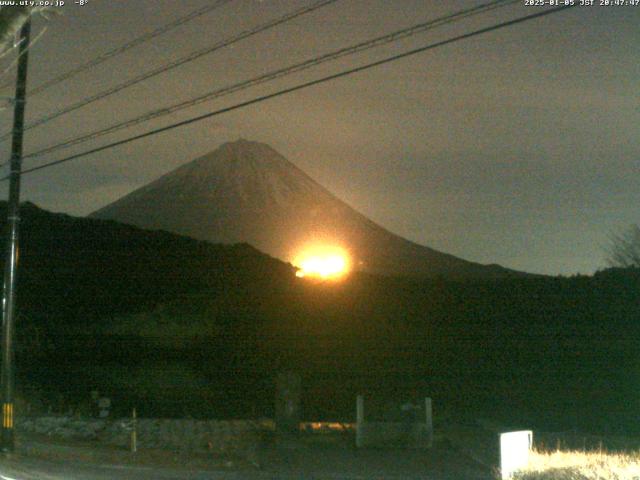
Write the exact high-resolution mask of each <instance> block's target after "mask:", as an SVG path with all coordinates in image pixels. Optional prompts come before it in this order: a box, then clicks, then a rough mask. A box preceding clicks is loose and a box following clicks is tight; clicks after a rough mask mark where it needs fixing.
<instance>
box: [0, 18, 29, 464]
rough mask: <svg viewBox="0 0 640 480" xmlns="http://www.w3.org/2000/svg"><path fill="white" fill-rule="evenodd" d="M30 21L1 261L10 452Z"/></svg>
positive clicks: (1, 447)
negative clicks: (4, 244) (4, 242)
mask: <svg viewBox="0 0 640 480" xmlns="http://www.w3.org/2000/svg"><path fill="white" fill-rule="evenodd" d="M30 34H31V20H27V21H26V23H25V24H24V25H23V26H22V28H21V30H20V53H19V55H20V56H19V63H18V75H17V80H16V97H15V105H14V113H13V139H12V144H11V162H10V165H11V173H10V177H9V201H8V202H7V238H6V252H5V263H4V291H3V295H2V367H1V368H2V369H1V371H0V389H1V390H2V391H1V394H2V429H0V451H2V452H5V453H7V452H12V451H13V449H14V446H15V442H14V431H13V425H14V421H13V419H14V415H13V390H14V382H15V376H14V371H13V358H14V352H13V326H14V320H15V300H16V293H15V286H16V273H17V269H18V230H19V228H18V227H19V225H20V173H21V169H22V138H23V130H24V110H25V103H26V93H27V61H28V58H29V37H30Z"/></svg>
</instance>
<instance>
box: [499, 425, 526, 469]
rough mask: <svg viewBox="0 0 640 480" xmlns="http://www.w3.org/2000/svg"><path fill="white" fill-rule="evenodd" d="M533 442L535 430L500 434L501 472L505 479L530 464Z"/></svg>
mask: <svg viewBox="0 0 640 480" xmlns="http://www.w3.org/2000/svg"><path fill="white" fill-rule="evenodd" d="M532 444H533V432H532V431H531V430H522V431H520V432H507V433H501V434H500V472H501V473H502V478H503V480H508V479H510V478H511V476H512V475H513V473H514V472H516V471H517V470H519V469H521V468H524V467H526V466H527V465H528V464H529V453H530V452H531V446H532Z"/></svg>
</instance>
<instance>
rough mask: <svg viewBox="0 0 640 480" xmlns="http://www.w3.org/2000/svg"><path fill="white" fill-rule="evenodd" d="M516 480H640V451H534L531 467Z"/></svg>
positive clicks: (515, 479) (517, 474)
mask: <svg viewBox="0 0 640 480" xmlns="http://www.w3.org/2000/svg"><path fill="white" fill-rule="evenodd" d="M513 478H514V480H640V451H635V452H631V453H613V452H606V451H595V452H583V451H555V452H545V451H540V450H534V451H533V452H531V456H530V458H529V466H528V467H527V468H526V469H523V470H520V471H519V472H517V473H515V474H514V476H513Z"/></svg>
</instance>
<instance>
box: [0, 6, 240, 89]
mask: <svg viewBox="0 0 640 480" xmlns="http://www.w3.org/2000/svg"><path fill="white" fill-rule="evenodd" d="M231 1H233V0H218V1H217V2H215V3H213V4H211V5H206V6H204V7H202V8H199V9H197V10H194V11H193V12H191V13H188V14H187V15H185V16H183V17H180V18H178V19H177V20H174V21H173V22H170V23H167V24H166V25H163V26H161V27H159V28H157V29H155V30H153V31H151V32H149V33H145V34H144V35H141V36H139V37H136V38H134V39H133V40H131V41H129V42H127V43H125V44H124V45H121V46H120V47H117V48H114V49H113V50H110V51H108V52H106V53H103V54H102V55H99V56H97V57H95V58H93V59H91V60H89V61H88V62H86V63H83V64H82V65H79V66H78V67H76V68H73V69H71V70H69V71H68V72H66V73H63V74H62V75H60V76H58V77H55V78H52V79H51V80H48V81H46V82H44V83H42V84H40V85H38V86H37V87H35V88H33V89H31V90H29V92H28V95H29V96H33V95H38V94H39V93H42V92H44V91H45V90H47V89H49V88H51V87H53V86H54V85H57V84H59V83H61V82H64V81H65V80H68V79H69V78H71V77H73V76H75V75H77V74H79V73H81V72H84V71H85V70H88V69H90V68H93V67H95V66H96V65H99V64H101V63H103V62H106V61H107V60H109V59H110V58H113V57H115V56H117V55H120V54H121V53H124V52H126V51H127V50H129V49H131V48H133V47H136V46H138V45H140V44H142V43H145V42H148V41H149V40H152V39H154V38H156V37H158V36H160V35H163V34H165V33H167V32H169V31H171V30H173V29H174V28H177V27H179V26H181V25H184V24H185V23H188V22H190V21H192V20H195V19H196V18H198V17H201V16H203V15H205V14H207V13H209V12H211V11H213V10H216V9H217V8H220V7H222V6H223V5H225V4H227V3H229V2H231ZM5 86H7V85H3V86H2V88H4V87H5Z"/></svg>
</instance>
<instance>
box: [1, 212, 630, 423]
mask: <svg viewBox="0 0 640 480" xmlns="http://www.w3.org/2000/svg"><path fill="white" fill-rule="evenodd" d="M0 216H1V217H0V218H4V217H5V213H4V211H3V209H0ZM22 228H23V229H22V249H21V257H20V262H21V263H20V276H19V290H18V298H19V317H18V321H17V327H16V328H17V335H18V341H17V346H18V350H17V366H18V389H19V391H20V392H21V397H22V398H23V401H24V402H27V403H30V404H31V408H41V409H48V408H52V409H53V410H62V411H67V410H68V409H75V410H83V409H87V408H88V407H87V405H89V404H90V392H91V390H93V389H98V390H99V391H100V392H101V393H102V394H104V395H107V396H110V397H111V398H112V399H113V402H114V410H115V413H116V414H126V413H127V412H128V411H129V409H130V408H131V407H133V406H136V407H137V408H138V411H139V412H140V414H141V415H143V416H169V417H176V416H192V417H211V418H224V417H227V418H229V417H249V416H263V415H268V416H270V415H272V414H273V411H272V410H273V389H274V387H273V383H274V382H273V379H274V376H275V374H276V373H277V372H278V371H281V370H294V371H297V372H299V373H300V374H301V375H302V379H303V408H304V412H305V413H304V417H305V418H307V419H318V420H319V419H338V420H351V419H353V417H354V416H355V412H354V410H355V395H356V394H358V393H360V392H363V393H365V394H367V395H375V396H376V398H378V399H384V398H388V397H392V396H395V397H398V396H402V395H429V396H431V397H433V399H434V414H435V415H436V418H443V417H446V416H455V417H456V418H457V419H460V418H464V417H468V418H477V417H482V416H484V417H492V418H494V419H496V420H498V421H501V422H503V423H510V424H521V425H522V426H528V427H533V428H544V429H547V430H567V429H574V428H576V429H580V430H583V431H592V432H603V433H608V432H624V433H640V432H638V430H639V429H640V424H638V422H637V418H638V411H640V388H639V387H640V335H639V333H640V272H639V271H638V269H610V270H606V271H603V272H600V273H597V274H596V275H594V276H590V277H586V276H578V277H572V278H550V277H533V276H532V277H530V278H529V277H522V278H512V279H504V280H486V281H479V280H474V281H468V282H463V281H456V282H453V281H448V280H447V279H444V278H438V279H416V278H413V279H409V278H384V277H376V276H367V275H352V276H351V277H349V278H348V279H347V280H345V281H343V282H340V283H317V282H310V281H308V280H305V279H300V278H296V277H295V275H294V270H293V268H292V267H291V266H290V265H287V264H284V263H282V262H279V261H277V260H274V259H272V258H270V257H267V256H265V255H263V254H261V253H260V252H258V251H256V250H255V249H253V248H252V247H250V246H248V245H236V246H218V245H210V244H206V243H203V242H197V241H194V240H190V239H187V238H184V237H179V236H175V235H172V234H168V233H163V232H146V231H143V230H139V229H136V228H133V227H127V226H124V225H119V224H116V223H113V222H108V221H99V220H89V219H79V218H73V217H68V216H65V215H55V214H51V213H48V212H45V211H43V210H40V209H38V208H36V207H35V206H33V205H26V206H25V207H24V210H23V222H22ZM23 408H24V407H23Z"/></svg>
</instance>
